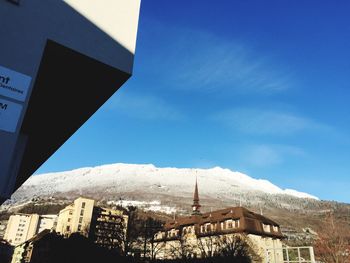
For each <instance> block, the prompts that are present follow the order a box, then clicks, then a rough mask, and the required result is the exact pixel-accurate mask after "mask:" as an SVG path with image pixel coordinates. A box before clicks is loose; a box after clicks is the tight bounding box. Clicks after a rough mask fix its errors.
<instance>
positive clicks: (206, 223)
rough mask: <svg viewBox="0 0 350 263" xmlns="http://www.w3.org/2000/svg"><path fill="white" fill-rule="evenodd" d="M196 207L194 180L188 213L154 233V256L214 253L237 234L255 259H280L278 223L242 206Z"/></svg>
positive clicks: (281, 255)
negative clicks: (207, 208) (155, 253)
mask: <svg viewBox="0 0 350 263" xmlns="http://www.w3.org/2000/svg"><path fill="white" fill-rule="evenodd" d="M200 207H201V206H200V204H199V196H198V186H197V182H196V186H195V193H194V200H193V205H192V214H191V216H188V217H180V218H175V219H173V220H170V221H168V222H166V224H165V225H164V229H163V230H162V231H159V232H158V233H157V234H156V236H155V240H156V242H157V243H158V245H159V246H158V248H159V251H158V252H157V258H160V259H171V258H179V257H208V256H214V255H216V254H217V253H219V251H220V249H222V247H223V246H225V245H229V244H228V242H232V243H233V242H237V237H239V238H240V239H244V242H245V243H246V244H247V245H248V246H249V247H250V248H251V249H252V251H253V254H255V255H257V258H260V259H261V260H266V259H267V258H268V259H269V260H270V261H268V262H275V263H277V262H278V263H279V262H283V254H282V252H281V251H282V241H281V240H282V239H283V235H282V232H281V229H280V226H279V224H278V223H276V222H274V221H273V220H271V219H269V218H267V217H265V216H263V215H260V214H257V213H254V212H252V211H250V210H248V209H246V208H244V207H229V208H225V209H221V210H216V211H212V212H209V213H203V214H202V213H201V212H200ZM271 248H272V250H269V249H271ZM269 251H270V252H269ZM271 251H273V252H271ZM275 251H276V252H275ZM267 253H269V254H267ZM264 262H265V261H264Z"/></svg>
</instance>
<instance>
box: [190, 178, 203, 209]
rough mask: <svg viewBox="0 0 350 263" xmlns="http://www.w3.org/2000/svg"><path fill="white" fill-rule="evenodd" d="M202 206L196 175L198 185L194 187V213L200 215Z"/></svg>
mask: <svg viewBox="0 0 350 263" xmlns="http://www.w3.org/2000/svg"><path fill="white" fill-rule="evenodd" d="M200 207H201V205H200V204H199V195H198V184H197V176H196V186H195V188H194V195H193V205H192V215H200V214H201V212H200V210H199V209H200Z"/></svg>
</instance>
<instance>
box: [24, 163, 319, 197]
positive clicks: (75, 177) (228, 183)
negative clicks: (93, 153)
mask: <svg viewBox="0 0 350 263" xmlns="http://www.w3.org/2000/svg"><path fill="white" fill-rule="evenodd" d="M196 176H197V177H198V183H199V188H200V192H201V194H207V195H208V196H215V195H217V194H231V195H234V194H236V193H240V192H242V191H260V192H264V193H269V194H284V195H290V196H294V197H298V198H312V199H317V200H318V198H317V197H315V196H312V195H310V194H307V193H302V192H298V191H296V190H291V189H285V190H283V189H281V188H279V187H278V186H276V185H274V184H272V183H271V182H270V181H268V180H265V179H254V178H252V177H250V176H248V175H246V174H243V173H240V172H235V171H231V170H229V169H225V168H221V167H214V168H210V169H197V168H173V167H165V168H157V167H155V166H154V165H153V164H125V163H116V164H107V165H102V166H96V167H85V168H79V169H75V170H72V171H65V172H58V173H48V174H40V175H35V176H32V177H31V178H30V179H29V180H27V182H25V183H24V184H23V186H22V187H21V188H20V189H22V190H23V191H32V194H38V195H48V194H54V193H56V192H63V193H64V192H69V191H77V190H81V189H89V188H96V187H102V188H105V189H112V190H111V191H119V192H128V191H150V193H154V191H155V190H154V188H155V187H156V191H163V192H166V191H169V192H171V191H173V192H174V191H175V190H176V191H178V192H181V193H186V194H188V193H192V191H193V185H194V181H195V177H196ZM147 189H148V190H147ZM155 194H156V193H155Z"/></svg>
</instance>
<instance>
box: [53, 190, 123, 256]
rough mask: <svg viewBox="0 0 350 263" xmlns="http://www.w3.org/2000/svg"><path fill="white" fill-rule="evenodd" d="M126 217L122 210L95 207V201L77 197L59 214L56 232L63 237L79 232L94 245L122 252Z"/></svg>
mask: <svg viewBox="0 0 350 263" xmlns="http://www.w3.org/2000/svg"><path fill="white" fill-rule="evenodd" d="M127 223H128V216H127V213H126V211H125V210H123V209H110V208H102V207H98V206H95V201H94V200H92V199H88V198H83V197H79V198H78V199H76V200H75V201H74V203H73V204H71V205H69V206H67V207H65V208H64V209H62V210H61V211H60V212H59V215H58V219H57V226H56V232H57V233H58V234H61V235H63V236H69V235H70V234H72V233H76V232H79V233H81V234H83V235H85V236H86V237H88V238H90V239H92V240H93V241H94V242H95V243H96V244H99V245H100V246H102V247H106V248H109V249H112V248H119V249H121V250H123V243H124V240H125V237H126V231H127Z"/></svg>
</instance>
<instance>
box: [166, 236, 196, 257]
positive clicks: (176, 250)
mask: <svg viewBox="0 0 350 263" xmlns="http://www.w3.org/2000/svg"><path fill="white" fill-rule="evenodd" d="M168 244H169V245H170V251H169V252H170V254H171V256H172V258H173V259H181V260H182V261H185V260H186V259H188V258H190V257H191V255H192V254H193V251H195V246H194V244H193V243H192V242H190V240H189V239H188V238H185V237H184V236H183V235H180V237H179V238H178V239H176V240H173V241H171V242H169V241H168Z"/></svg>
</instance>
